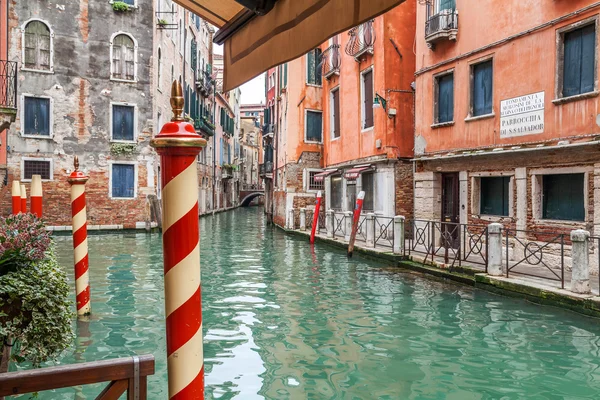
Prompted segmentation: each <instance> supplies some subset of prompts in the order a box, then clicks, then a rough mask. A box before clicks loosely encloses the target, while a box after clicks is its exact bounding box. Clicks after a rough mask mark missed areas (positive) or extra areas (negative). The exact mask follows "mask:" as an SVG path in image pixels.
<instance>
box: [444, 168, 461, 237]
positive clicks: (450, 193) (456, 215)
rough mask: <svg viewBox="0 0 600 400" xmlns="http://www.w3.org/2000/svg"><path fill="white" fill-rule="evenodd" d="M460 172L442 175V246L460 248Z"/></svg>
mask: <svg viewBox="0 0 600 400" xmlns="http://www.w3.org/2000/svg"><path fill="white" fill-rule="evenodd" d="M458 184H459V181H458V172H456V173H445V174H442V226H441V228H442V229H441V230H442V241H443V242H442V245H443V246H444V247H452V248H458V245H459V237H460V225H458V223H459V222H460V209H459V202H460V201H459V190H458Z"/></svg>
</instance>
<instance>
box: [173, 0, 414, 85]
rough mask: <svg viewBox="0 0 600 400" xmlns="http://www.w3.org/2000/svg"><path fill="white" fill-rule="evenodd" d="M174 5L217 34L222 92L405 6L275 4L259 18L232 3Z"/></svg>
mask: <svg viewBox="0 0 600 400" xmlns="http://www.w3.org/2000/svg"><path fill="white" fill-rule="evenodd" d="M174 1H175V2H176V3H178V4H180V5H182V6H183V7H185V8H187V9H188V10H190V11H192V12H193V13H195V14H197V15H199V16H200V17H202V18H204V19H205V20H207V21H209V22H210V23H212V24H214V25H215V26H217V27H218V28H220V29H221V31H220V32H219V33H218V34H217V36H216V39H217V41H218V42H219V41H222V42H223V44H224V49H223V52H224V68H225V70H224V73H223V90H224V91H228V90H231V89H233V88H235V87H237V86H239V85H241V84H243V83H245V82H246V81H248V80H250V79H252V78H254V77H255V76H257V75H259V74H261V73H262V72H264V71H266V70H267V69H269V68H271V67H274V66H276V65H279V64H281V63H284V62H287V61H291V60H293V59H295V58H297V57H299V56H301V55H303V54H305V53H307V52H308V51H309V50H311V49H313V48H315V47H317V46H318V45H320V44H321V43H323V42H325V41H326V40H327V39H329V38H330V37H331V36H333V35H335V34H337V33H340V32H343V31H345V30H347V29H350V28H352V27H354V26H356V25H359V24H360V23H362V22H365V21H367V20H369V19H371V18H374V17H376V16H378V15H380V14H382V13H384V12H386V11H388V10H390V9H391V8H393V7H395V6H397V5H398V4H400V3H402V2H403V1H405V0H277V1H276V3H275V6H274V7H273V9H272V10H270V11H269V12H268V13H267V14H266V15H260V16H259V15H256V14H254V13H253V12H252V11H250V10H249V9H247V8H245V7H243V6H242V5H241V4H240V3H238V2H237V1H235V0H174ZM245 2H246V3H247V2H248V0H246V1H245Z"/></svg>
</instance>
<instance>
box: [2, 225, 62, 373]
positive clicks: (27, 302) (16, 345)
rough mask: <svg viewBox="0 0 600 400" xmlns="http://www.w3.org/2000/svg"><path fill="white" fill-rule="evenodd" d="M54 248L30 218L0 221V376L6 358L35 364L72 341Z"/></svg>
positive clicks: (47, 235) (48, 358)
mask: <svg viewBox="0 0 600 400" xmlns="http://www.w3.org/2000/svg"><path fill="white" fill-rule="evenodd" d="M53 247H54V245H53V243H52V239H51V238H50V234H49V232H47V231H46V229H45V227H44V224H43V222H42V221H41V220H40V219H38V218H37V217H36V216H34V215H33V214H19V215H16V216H10V217H6V218H3V217H0V347H1V348H2V353H1V355H0V357H1V358H2V360H1V362H0V373H2V372H6V371H7V370H8V364H9V361H10V360H13V361H16V362H24V361H28V362H30V363H31V364H33V366H39V364H40V363H42V362H45V361H48V360H51V359H53V358H55V357H57V356H58V355H59V354H60V353H61V352H62V351H63V350H65V349H66V348H67V347H69V345H70V344H71V342H72V339H73V331H72V328H71V316H72V312H71V302H70V300H69V297H70V296H69V294H70V290H69V286H68V284H67V276H66V274H65V272H64V271H63V270H62V269H61V268H60V266H59V265H58V263H57V261H56V257H55V256H54V248H53Z"/></svg>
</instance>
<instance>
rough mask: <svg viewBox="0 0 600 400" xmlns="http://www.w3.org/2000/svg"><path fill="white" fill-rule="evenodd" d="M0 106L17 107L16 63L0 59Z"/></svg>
mask: <svg viewBox="0 0 600 400" xmlns="http://www.w3.org/2000/svg"><path fill="white" fill-rule="evenodd" d="M0 107H5V108H17V63H16V62H14V61H5V60H0Z"/></svg>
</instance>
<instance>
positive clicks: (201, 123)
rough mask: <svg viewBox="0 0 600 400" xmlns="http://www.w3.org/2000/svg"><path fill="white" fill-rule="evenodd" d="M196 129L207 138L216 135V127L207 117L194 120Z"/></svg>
mask: <svg viewBox="0 0 600 400" xmlns="http://www.w3.org/2000/svg"><path fill="white" fill-rule="evenodd" d="M194 129H196V131H201V132H202V133H204V134H205V135H206V136H214V135H215V126H214V125H213V124H212V122H210V121H209V120H208V119H207V118H206V117H200V118H198V119H196V120H194Z"/></svg>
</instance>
